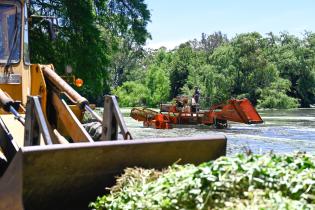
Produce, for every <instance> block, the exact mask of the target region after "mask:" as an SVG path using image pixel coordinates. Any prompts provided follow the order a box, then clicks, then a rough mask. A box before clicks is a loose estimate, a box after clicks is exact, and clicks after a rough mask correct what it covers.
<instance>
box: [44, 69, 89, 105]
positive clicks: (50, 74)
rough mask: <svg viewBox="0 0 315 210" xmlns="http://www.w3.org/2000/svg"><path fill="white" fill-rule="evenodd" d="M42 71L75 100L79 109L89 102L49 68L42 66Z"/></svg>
mask: <svg viewBox="0 0 315 210" xmlns="http://www.w3.org/2000/svg"><path fill="white" fill-rule="evenodd" d="M42 71H43V73H44V75H45V76H46V78H47V79H48V80H49V81H51V82H52V83H53V84H54V85H55V86H56V87H57V88H58V89H59V90H60V91H62V92H65V93H66V94H67V95H68V96H69V97H70V98H71V99H72V100H73V101H75V102H76V103H77V105H78V106H79V107H80V109H85V106H86V105H88V104H89V102H88V100H87V99H86V98H84V97H82V96H81V95H80V94H79V93H78V92H77V91H75V90H74V89H73V88H72V87H71V86H70V85H69V84H68V83H67V82H66V81H64V80H63V79H62V78H61V77H60V76H59V75H58V74H57V73H56V72H55V71H53V70H52V69H51V68H48V67H46V66H43V67H42Z"/></svg>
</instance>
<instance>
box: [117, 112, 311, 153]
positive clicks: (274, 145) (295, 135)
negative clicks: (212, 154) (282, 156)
mask: <svg viewBox="0 0 315 210" xmlns="http://www.w3.org/2000/svg"><path fill="white" fill-rule="evenodd" d="M122 112H123V114H124V116H125V120H126V124H127V126H128V128H129V130H130V131H131V133H132V135H133V136H134V138H137V139H143V138H146V139H147V138H161V137H179V136H206V135H212V134H218V133H219V134H224V135H226V136H227V139H228V148H227V153H228V154H229V155H231V154H234V153H238V152H242V151H244V148H250V149H251V150H252V151H253V152H255V153H262V152H269V151H273V152H275V153H289V152H294V151H306V152H308V153H312V154H315V109H294V110H260V111H258V112H259V113H260V115H261V117H262V118H263V120H264V123H263V124H259V125H245V124H238V123H231V124H230V126H229V128H227V129H214V128H209V127H206V126H199V127H197V128H174V129H170V130H157V129H153V128H144V127H143V126H142V122H138V121H136V120H133V119H132V118H131V117H129V113H130V109H127V108H123V109H122Z"/></svg>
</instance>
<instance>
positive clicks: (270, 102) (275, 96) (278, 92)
mask: <svg viewBox="0 0 315 210" xmlns="http://www.w3.org/2000/svg"><path fill="white" fill-rule="evenodd" d="M290 86H291V84H290V81H288V80H285V79H280V78H279V79H278V81H276V82H273V83H272V84H271V86H270V87H269V88H265V89H264V90H263V91H262V94H261V99H259V100H258V107H260V108H277V109H290V108H297V107H298V105H299V101H298V99H295V98H292V97H289V96H288V95H286V92H287V91H288V90H289V89H290Z"/></svg>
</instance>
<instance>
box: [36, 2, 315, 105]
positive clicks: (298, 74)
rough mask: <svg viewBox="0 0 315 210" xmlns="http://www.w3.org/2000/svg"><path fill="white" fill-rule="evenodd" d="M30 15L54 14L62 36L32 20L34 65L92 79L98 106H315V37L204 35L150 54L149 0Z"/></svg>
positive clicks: (86, 91) (66, 5)
mask: <svg viewBox="0 0 315 210" xmlns="http://www.w3.org/2000/svg"><path fill="white" fill-rule="evenodd" d="M30 15H44V16H53V17H56V18H57V19H53V20H54V21H53V23H54V24H53V26H54V27H55V28H57V32H58V35H57V39H56V40H54V41H52V40H51V39H49V35H48V33H47V28H48V27H47V26H48V25H49V23H48V21H47V20H46V19H43V18H36V17H32V18H31V24H30V49H31V60H32V62H33V63H52V64H54V66H55V67H56V70H57V71H58V73H59V74H61V75H63V74H65V73H64V70H65V68H66V66H72V68H73V70H74V74H75V75H76V76H78V77H81V78H82V79H83V80H84V81H85V85H84V86H83V87H82V88H80V89H78V90H79V91H80V92H81V93H82V94H83V95H84V96H86V97H88V99H89V100H90V101H91V102H93V103H95V102H98V101H99V99H102V96H103V95H104V94H105V93H114V94H116V95H118V97H119V98H120V103H121V104H122V105H124V106H135V105H146V106H151V107H152V106H156V105H158V104H159V103H160V102H166V101H171V100H172V99H173V98H174V97H175V96H177V95H181V94H185V95H190V96H191V95H192V93H193V89H194V87H195V86H198V87H199V88H200V90H201V93H202V97H203V100H202V105H206V106H209V105H211V104H215V103H221V102H223V101H224V100H227V99H230V98H243V97H247V98H249V99H250V100H251V101H252V103H254V104H255V105H258V106H259V107H265V108H294V107H299V106H300V107H309V106H310V105H312V104H315V34H314V33H310V32H306V33H305V34H304V37H302V38H299V37H296V36H293V35H290V34H288V33H281V34H280V35H278V36H276V35H274V34H272V33H269V34H267V35H266V36H262V35H261V34H259V33H256V32H253V33H245V34H239V35H236V36H235V37H233V38H231V39H228V38H227V36H226V35H224V34H222V33H221V32H216V33H214V34H211V35H206V34H202V36H201V39H200V40H196V39H195V40H192V41H189V42H186V43H183V44H181V45H179V46H178V47H177V48H175V49H173V50H171V51H168V50H166V49H165V48H160V49H158V50H150V49H148V50H144V49H143V46H144V44H145V43H146V40H147V39H148V38H150V34H149V32H148V31H147V29H146V26H147V24H148V22H149V21H150V12H149V10H148V8H147V5H146V4H145V2H144V0H84V1H83V0H77V1H72V0H32V1H30Z"/></svg>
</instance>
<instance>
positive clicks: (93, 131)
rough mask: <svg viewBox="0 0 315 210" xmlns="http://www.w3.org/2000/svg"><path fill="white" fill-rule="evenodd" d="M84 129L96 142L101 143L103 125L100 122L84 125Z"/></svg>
mask: <svg viewBox="0 0 315 210" xmlns="http://www.w3.org/2000/svg"><path fill="white" fill-rule="evenodd" d="M83 127H84V128H85V130H86V131H87V132H88V133H89V134H90V136H91V137H92V139H93V140H94V141H100V139H101V136H102V124H101V123H100V122H89V123H85V124H83Z"/></svg>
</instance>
